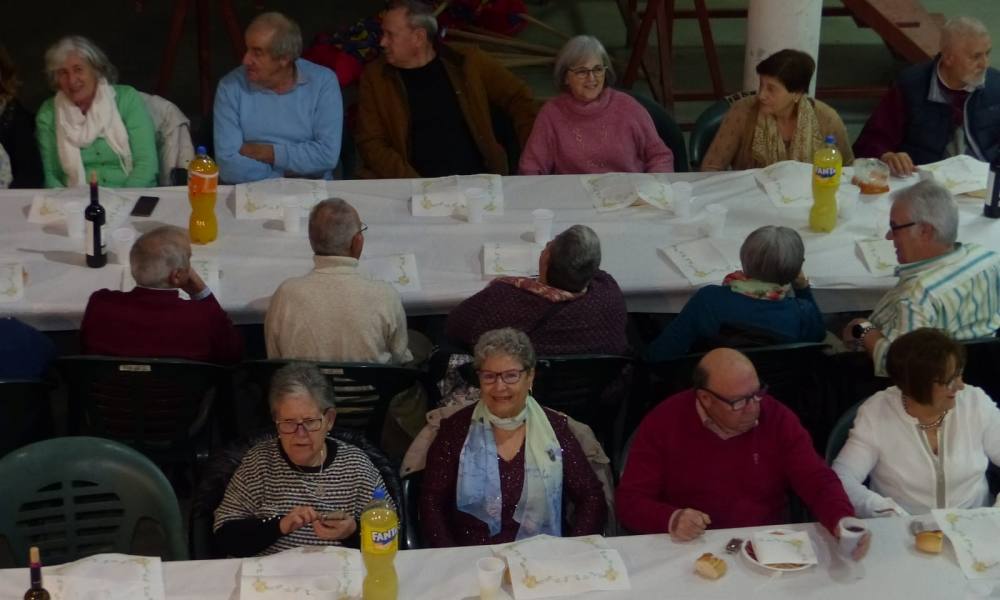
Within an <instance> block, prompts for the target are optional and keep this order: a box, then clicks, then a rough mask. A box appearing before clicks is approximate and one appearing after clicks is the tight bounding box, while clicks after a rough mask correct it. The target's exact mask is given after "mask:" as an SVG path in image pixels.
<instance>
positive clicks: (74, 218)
mask: <svg viewBox="0 0 1000 600" xmlns="http://www.w3.org/2000/svg"><path fill="white" fill-rule="evenodd" d="M62 213H63V216H64V217H66V235H68V236H69V237H71V238H73V239H83V204H81V203H79V202H77V201H75V200H71V201H69V202H66V203H65V204H63V205H62Z"/></svg>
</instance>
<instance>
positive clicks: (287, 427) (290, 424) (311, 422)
mask: <svg viewBox="0 0 1000 600" xmlns="http://www.w3.org/2000/svg"><path fill="white" fill-rule="evenodd" d="M274 424H275V425H276V426H277V427H278V433H284V434H286V435H287V434H292V433H296V432H297V431H298V430H299V427H302V428H303V429H305V430H306V432H311V431H319V430H320V428H321V427H323V417H315V418H312V419H301V420H298V421H293V420H288V421H275V422H274Z"/></svg>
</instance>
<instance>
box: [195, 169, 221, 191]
mask: <svg viewBox="0 0 1000 600" xmlns="http://www.w3.org/2000/svg"><path fill="white" fill-rule="evenodd" d="M218 187H219V174H218V173H212V174H211V175H207V174H205V173H197V172H191V173H188V193H191V194H211V193H214V192H215V191H216V190H217V189H218Z"/></svg>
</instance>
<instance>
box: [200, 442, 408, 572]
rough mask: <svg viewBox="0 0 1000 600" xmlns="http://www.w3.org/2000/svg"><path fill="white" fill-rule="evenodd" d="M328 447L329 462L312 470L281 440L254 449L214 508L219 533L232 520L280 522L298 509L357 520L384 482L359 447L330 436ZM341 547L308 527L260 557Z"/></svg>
mask: <svg viewBox="0 0 1000 600" xmlns="http://www.w3.org/2000/svg"><path fill="white" fill-rule="evenodd" d="M326 447H327V453H328V454H327V460H326V462H325V463H324V464H323V466H322V467H312V468H310V467H298V466H296V465H294V464H292V463H291V462H290V461H289V460H288V457H287V455H286V454H285V453H284V451H283V450H282V449H281V442H280V440H278V439H271V440H265V441H263V442H261V443H259V444H257V445H256V446H254V447H253V448H251V449H250V450H249V451H248V452H247V454H246V456H244V457H243V462H241V463H240V466H239V467H238V468H237V469H236V473H234V474H233V478H232V479H231V480H230V481H229V486H228V487H227V488H226V494H225V496H224V497H223V498H222V503H221V504H219V508H217V509H216V510H215V526H214V529H215V530H216V531H217V530H218V529H219V527H221V526H222V525H223V524H225V523H226V522H228V521H238V520H244V519H248V518H253V519H260V520H262V521H266V520H270V519H274V518H280V517H283V516H285V515H286V514H288V513H289V512H290V511H291V510H292V509H293V508H294V507H296V506H311V507H313V508H314V509H316V510H317V511H320V512H327V511H334V510H342V511H344V512H346V513H348V514H350V515H352V516H353V517H354V520H355V521H357V520H358V519H359V518H360V517H361V512H362V511H363V510H364V508H365V506H366V505H367V504H368V503H369V502H370V501H371V499H372V492H373V491H374V490H375V488H377V487H382V488H384V487H385V483H384V482H383V481H382V476H381V475H379V472H378V470H377V469H376V468H375V465H373V464H372V462H371V460H369V458H368V456H367V455H365V453H364V451H362V450H361V449H360V448H358V447H356V446H352V445H351V444H348V443H346V442H343V441H340V440H335V439H331V438H327V444H326ZM389 502H390V503H392V500H391V499H390V500H389ZM336 543H337V542H330V541H327V540H322V539H320V538H318V537H316V533H315V531H313V528H312V527H310V526H305V527H300V528H299V529H296V530H295V531H293V532H291V533H289V534H287V535H282V536H280V537H279V538H278V539H277V541H275V542H274V543H273V544H271V545H270V546H268V547H267V548H266V549H265V550H264V551H263V552H262V553H261V554H273V553H275V552H280V551H282V550H288V549H289V548H295V547H298V546H317V545H326V544H336Z"/></svg>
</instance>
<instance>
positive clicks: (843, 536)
mask: <svg viewBox="0 0 1000 600" xmlns="http://www.w3.org/2000/svg"><path fill="white" fill-rule="evenodd" d="M866 533H868V524H867V523H865V522H864V521H862V520H861V519H858V518H855V517H844V518H843V519H841V520H840V541H838V542H837V545H838V547H839V548H840V553H841V554H843V555H844V556H847V557H850V556H852V555H853V554H854V549H855V548H857V547H858V544H859V543H860V542H861V538H863V537H864V536H865V534H866Z"/></svg>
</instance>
